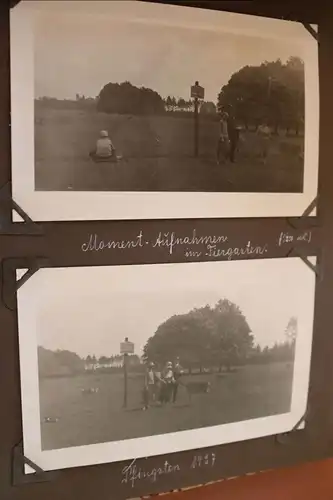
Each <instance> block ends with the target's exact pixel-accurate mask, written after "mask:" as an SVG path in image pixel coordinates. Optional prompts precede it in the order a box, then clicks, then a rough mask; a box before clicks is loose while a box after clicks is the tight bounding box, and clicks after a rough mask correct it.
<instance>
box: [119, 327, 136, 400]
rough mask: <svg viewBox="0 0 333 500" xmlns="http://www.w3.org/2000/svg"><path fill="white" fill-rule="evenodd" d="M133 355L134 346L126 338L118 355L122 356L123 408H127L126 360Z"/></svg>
mask: <svg viewBox="0 0 333 500" xmlns="http://www.w3.org/2000/svg"><path fill="white" fill-rule="evenodd" d="M133 353H134V344H133V342H130V341H129V340H128V338H127V337H126V338H125V341H124V342H121V343H120V354H123V355H124V366H123V368H124V401H123V408H127V386H128V375H127V360H128V355H129V354H133Z"/></svg>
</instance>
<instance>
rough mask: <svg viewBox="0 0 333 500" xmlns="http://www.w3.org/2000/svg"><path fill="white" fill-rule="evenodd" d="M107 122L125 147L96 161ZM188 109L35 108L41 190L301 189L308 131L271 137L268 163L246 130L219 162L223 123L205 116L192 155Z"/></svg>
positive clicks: (114, 138) (115, 140)
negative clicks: (111, 158)
mask: <svg viewBox="0 0 333 500" xmlns="http://www.w3.org/2000/svg"><path fill="white" fill-rule="evenodd" d="M101 129H107V130H108V132H109V135H110V137H111V138H112V141H113V143H114V145H115V147H116V149H117V152H118V154H120V155H122V157H123V158H122V160H121V161H120V162H119V163H117V164H111V163H99V164H95V163H93V162H92V161H91V160H90V158H89V151H91V150H92V149H94V146H95V143H96V139H97V138H98V134H99V131H100V130H101ZM193 129H194V127H193V119H192V118H191V117H188V118H187V117H185V118H183V117H172V116H170V115H168V116H152V117H148V116H147V117H145V116H132V115H108V114H105V113H97V112H95V111H90V112H88V111H78V110H61V109H59V110H52V109H40V108H39V107H36V111H35V185H36V189H37V190H45V191H48V190H56V191H66V190H77V191H94V190H97V191H206V192H212V191H217V192H228V191H229V192H302V189H303V160H302V157H301V155H302V150H303V142H304V138H303V137H285V135H281V136H277V137H274V139H273V140H272V144H271V151H270V155H269V158H268V160H267V163H266V164H264V163H263V162H262V161H261V159H260V157H259V154H260V148H261V145H260V138H258V136H257V135H256V134H255V133H254V132H244V133H243V140H242V142H241V144H240V149H239V152H238V154H237V162H236V163H235V164H226V165H217V162H216V147H217V140H218V135H219V127H218V123H217V122H214V121H212V120H211V119H210V120H207V119H205V120H203V119H201V123H200V130H199V132H200V133H199V145H200V154H199V158H194V155H193V151H194V145H193V137H194V133H193Z"/></svg>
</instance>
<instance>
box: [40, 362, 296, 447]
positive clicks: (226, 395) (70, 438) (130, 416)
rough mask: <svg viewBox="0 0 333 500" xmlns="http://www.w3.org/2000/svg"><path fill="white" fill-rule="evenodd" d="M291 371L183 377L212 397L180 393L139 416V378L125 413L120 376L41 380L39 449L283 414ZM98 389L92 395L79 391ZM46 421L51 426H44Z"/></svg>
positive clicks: (258, 369) (275, 367) (276, 368)
mask: <svg viewBox="0 0 333 500" xmlns="http://www.w3.org/2000/svg"><path fill="white" fill-rule="evenodd" d="M292 376H293V370H292V366H290V365H288V364H286V363H275V364H270V365H262V366H245V367H241V368H239V369H238V370H236V371H235V372H232V373H222V374H205V375H195V376H194V375H192V376H191V377H190V376H185V377H184V381H186V380H188V379H189V377H190V378H191V380H207V381H208V380H209V381H210V382H211V391H210V393H207V394H197V395H193V396H192V401H191V403H190V402H189V399H188V396H187V393H186V391H185V389H184V388H183V387H180V389H179V395H178V398H177V402H176V403H175V404H169V405H167V406H166V407H163V408H161V407H159V406H154V407H151V408H149V409H148V410H147V411H142V401H141V392H142V387H143V378H142V375H137V376H134V375H131V377H130V379H129V383H128V407H127V408H126V409H124V408H123V407H122V404H123V378H122V375H121V374H95V375H82V376H77V377H72V378H50V379H41V380H40V406H41V435H42V447H43V449H57V448H65V447H69V446H80V445H87V444H94V443H103V442H108V441H115V440H121V439H128V438H135V437H143V436H148V435H156V434H164V433H168V432H175V431H181V430H186V429H195V428H200V427H207V426H212V425H219V424H225V423H230V422H235V421H243V420H248V419H253V418H258V417H263V416H269V415H276V414H282V413H287V412H288V411H289V410H290V404H291V393H292ZM84 388H98V389H99V391H98V392H95V393H90V394H87V393H83V392H82V390H81V389H84ZM46 418H49V419H50V420H51V421H48V422H47V421H46V422H45V419H46Z"/></svg>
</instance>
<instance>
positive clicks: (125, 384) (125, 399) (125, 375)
mask: <svg viewBox="0 0 333 500" xmlns="http://www.w3.org/2000/svg"><path fill="white" fill-rule="evenodd" d="M127 356H128V354H127V353H124V402H123V407H124V408H127Z"/></svg>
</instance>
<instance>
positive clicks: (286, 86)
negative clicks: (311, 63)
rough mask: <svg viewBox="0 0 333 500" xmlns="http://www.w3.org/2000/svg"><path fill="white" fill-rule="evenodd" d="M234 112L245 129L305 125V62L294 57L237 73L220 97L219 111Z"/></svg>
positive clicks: (265, 63) (295, 127)
mask: <svg viewBox="0 0 333 500" xmlns="http://www.w3.org/2000/svg"><path fill="white" fill-rule="evenodd" d="M223 109H229V110H232V113H233V114H234V116H235V117H236V118H237V119H238V120H239V121H240V122H242V123H243V124H244V125H245V127H248V126H249V125H258V124H260V123H263V122H266V123H268V124H269V125H271V126H273V127H274V128H275V130H276V131H278V129H279V127H284V128H286V129H291V128H293V129H294V130H295V131H296V132H297V133H298V131H299V129H300V127H302V126H303V124H304V63H303V61H302V60H301V59H300V58H298V57H290V58H289V59H288V61H287V62H286V63H285V64H283V63H282V62H281V60H280V59H278V60H277V61H272V62H264V63H262V64H261V65H259V66H244V67H243V68H241V69H240V70H239V71H237V72H236V73H234V74H233V75H232V76H231V78H230V80H229V81H228V83H227V84H226V85H224V86H223V87H222V88H221V91H220V93H219V95H218V110H219V111H222V110H223Z"/></svg>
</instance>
